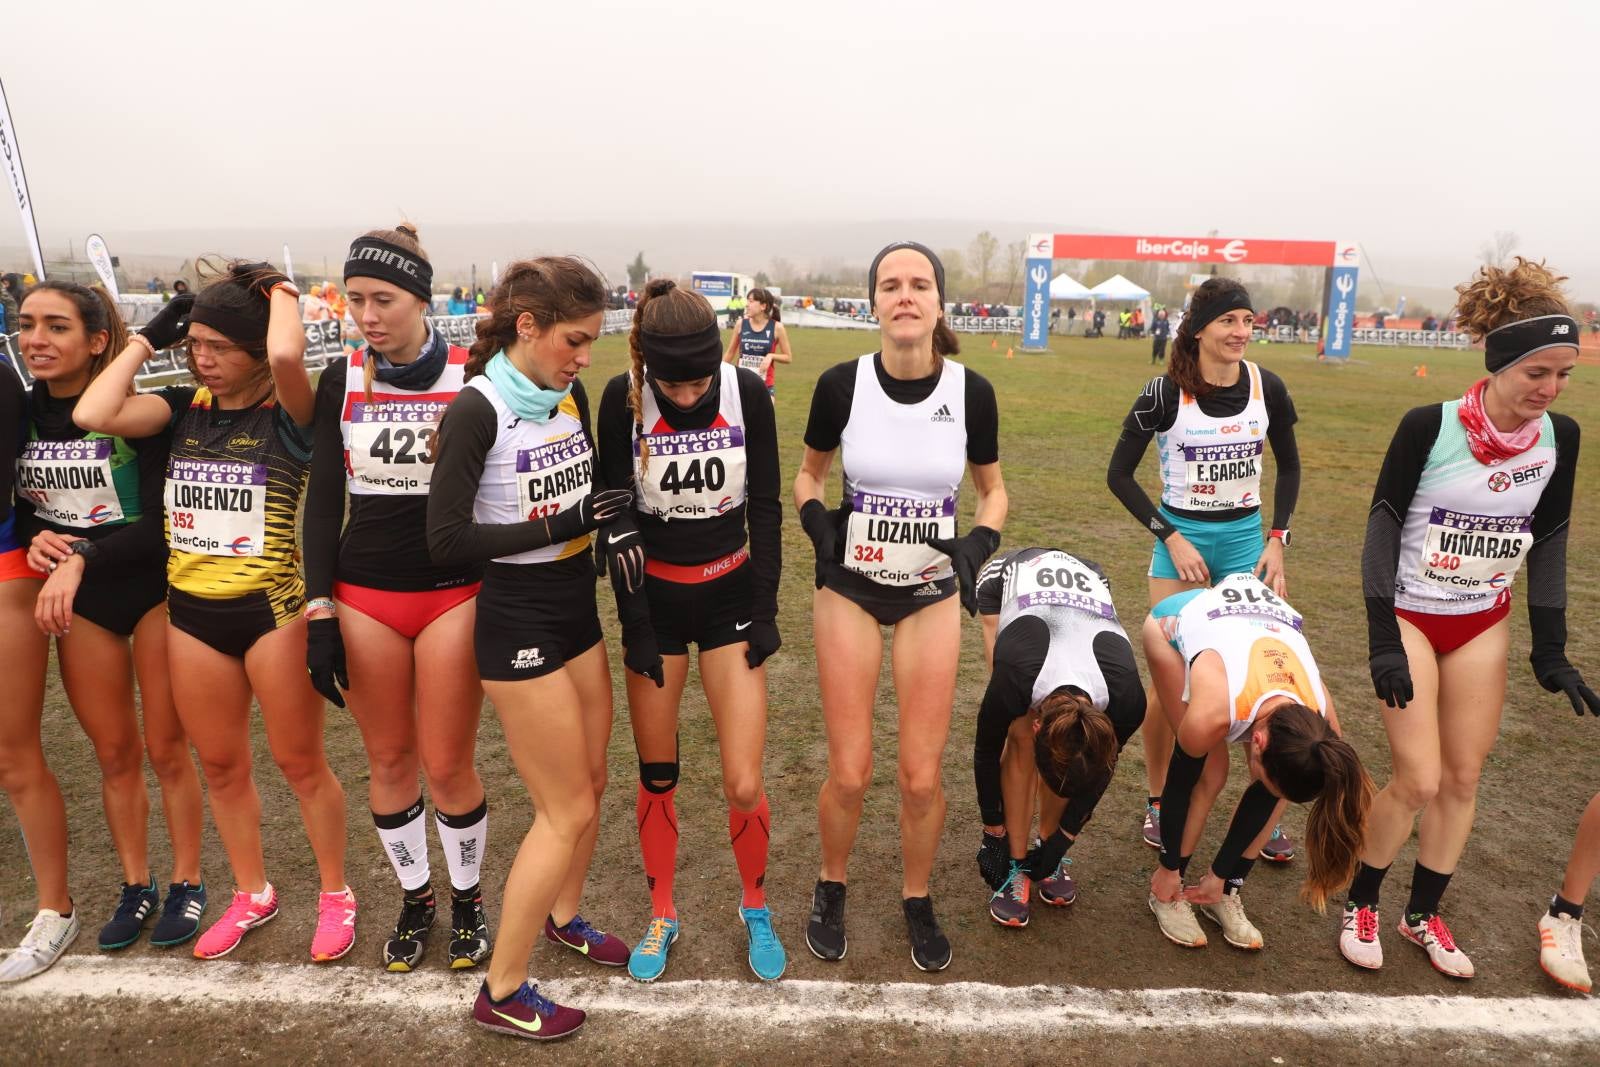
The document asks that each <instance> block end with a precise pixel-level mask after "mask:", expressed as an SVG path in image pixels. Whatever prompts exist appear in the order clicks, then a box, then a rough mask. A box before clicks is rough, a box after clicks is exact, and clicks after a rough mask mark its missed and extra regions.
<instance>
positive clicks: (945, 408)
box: [930, 404, 956, 422]
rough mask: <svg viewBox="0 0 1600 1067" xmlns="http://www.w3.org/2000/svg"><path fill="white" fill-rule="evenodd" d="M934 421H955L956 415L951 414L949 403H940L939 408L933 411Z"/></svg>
mask: <svg viewBox="0 0 1600 1067" xmlns="http://www.w3.org/2000/svg"><path fill="white" fill-rule="evenodd" d="M930 421H932V422H955V421H956V417H955V416H954V415H952V414H950V405H949V404H940V405H939V410H938V411H935V412H934V413H933V418H932V419H931V420H930Z"/></svg>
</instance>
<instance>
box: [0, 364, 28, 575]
mask: <svg viewBox="0 0 1600 1067" xmlns="http://www.w3.org/2000/svg"><path fill="white" fill-rule="evenodd" d="M0 379H4V380H3V381H0V472H3V473H0V488H3V489H4V493H3V494H0V522H3V521H4V520H5V518H6V517H7V516H8V515H10V514H11V513H12V510H13V509H14V508H15V502H14V500H13V499H12V498H13V496H14V490H15V488H16V476H17V475H16V471H17V453H18V452H19V451H21V449H22V436H23V433H24V430H23V427H24V425H25V424H26V422H27V418H28V398H27V394H26V393H25V392H24V391H23V388H22V381H21V379H19V378H18V377H17V375H16V374H15V373H14V372H12V371H11V370H10V369H9V368H7V367H0ZM25 543H26V542H24V544H25Z"/></svg>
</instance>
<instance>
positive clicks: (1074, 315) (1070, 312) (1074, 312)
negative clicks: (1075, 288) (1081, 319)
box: [1067, 307, 1078, 337]
mask: <svg viewBox="0 0 1600 1067" xmlns="http://www.w3.org/2000/svg"><path fill="white" fill-rule="evenodd" d="M1077 321H1078V309H1077V308H1075V307H1069V308H1067V336H1068V337H1071V336H1072V327H1073V325H1074V324H1076V322H1077Z"/></svg>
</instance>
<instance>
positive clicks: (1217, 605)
mask: <svg viewBox="0 0 1600 1067" xmlns="http://www.w3.org/2000/svg"><path fill="white" fill-rule="evenodd" d="M1300 626H1301V619H1300V613H1299V612H1298V611H1295V610H1294V608H1292V607H1290V606H1289V605H1288V603H1287V602H1286V601H1284V600H1282V599H1280V598H1279V597H1277V596H1276V595H1274V594H1273V592H1272V590H1270V589H1268V588H1267V587H1266V585H1264V584H1263V583H1262V581H1261V580H1260V579H1259V578H1257V577H1256V576H1255V575H1253V574H1230V575H1228V576H1227V577H1226V578H1224V579H1222V581H1220V582H1218V583H1217V584H1216V585H1215V586H1213V587H1212V588H1210V589H1207V590H1204V591H1202V592H1201V593H1200V594H1199V595H1198V596H1195V597H1194V598H1192V599H1191V600H1190V601H1189V602H1188V603H1187V604H1185V605H1184V606H1183V608H1182V609H1181V610H1180V611H1179V612H1178V615H1177V623H1176V629H1175V630H1174V631H1171V632H1170V634H1169V635H1170V636H1171V637H1172V638H1173V640H1174V641H1176V642H1177V645H1178V651H1179V652H1181V653H1183V661H1184V662H1185V663H1192V662H1194V658H1195V657H1196V656H1198V655H1199V654H1200V653H1202V652H1205V651H1208V650H1209V651H1214V652H1216V653H1217V654H1218V655H1219V656H1221V657H1222V665H1223V667H1224V669H1225V670H1226V671H1227V675H1228V704H1229V717H1230V721H1229V723H1228V741H1229V743H1237V742H1239V741H1243V740H1244V739H1245V738H1247V737H1248V736H1249V735H1250V727H1251V726H1252V725H1253V724H1254V723H1255V721H1256V716H1257V715H1259V714H1260V713H1261V706H1262V705H1263V704H1265V703H1266V702H1267V701H1268V700H1271V699H1272V698H1274V697H1280V696H1286V697H1289V698H1291V699H1292V700H1294V702H1295V703H1297V704H1304V705H1305V706H1306V707H1308V708H1311V709H1313V710H1314V711H1316V712H1317V713H1318V714H1319V715H1322V716H1324V717H1325V716H1326V715H1327V714H1328V711H1327V708H1326V707H1325V706H1324V703H1325V701H1324V699H1323V688H1322V674H1321V673H1320V672H1319V671H1318V670H1317V661H1316V659H1315V658H1313V657H1312V655H1311V646H1310V645H1308V644H1307V643H1306V639H1305V637H1304V636H1303V635H1302V634H1301V632H1300ZM1183 699H1184V700H1188V699H1189V686H1188V682H1187V681H1185V683H1184V689H1183Z"/></svg>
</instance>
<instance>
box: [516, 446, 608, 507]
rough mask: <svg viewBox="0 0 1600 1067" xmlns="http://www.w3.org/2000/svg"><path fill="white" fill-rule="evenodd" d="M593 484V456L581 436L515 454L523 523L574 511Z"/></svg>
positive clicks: (518, 501)
mask: <svg viewBox="0 0 1600 1067" xmlns="http://www.w3.org/2000/svg"><path fill="white" fill-rule="evenodd" d="M593 481H594V452H593V451H592V450H591V449H590V448H589V441H588V439H587V438H585V437H584V436H583V434H581V433H575V434H572V435H571V436H569V437H564V438H562V439H561V440H559V441H551V442H550V443H549V444H544V445H540V446H539V447H537V448H524V449H520V450H518V452H517V506H518V507H519V508H521V509H522V517H523V518H525V519H543V518H548V517H549V516H551V515H554V514H556V513H557V512H559V511H563V510H565V509H567V508H573V507H577V505H578V502H579V501H580V500H582V499H583V498H584V497H585V496H587V495H588V493H589V488H590V485H591V484H592V482H593Z"/></svg>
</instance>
